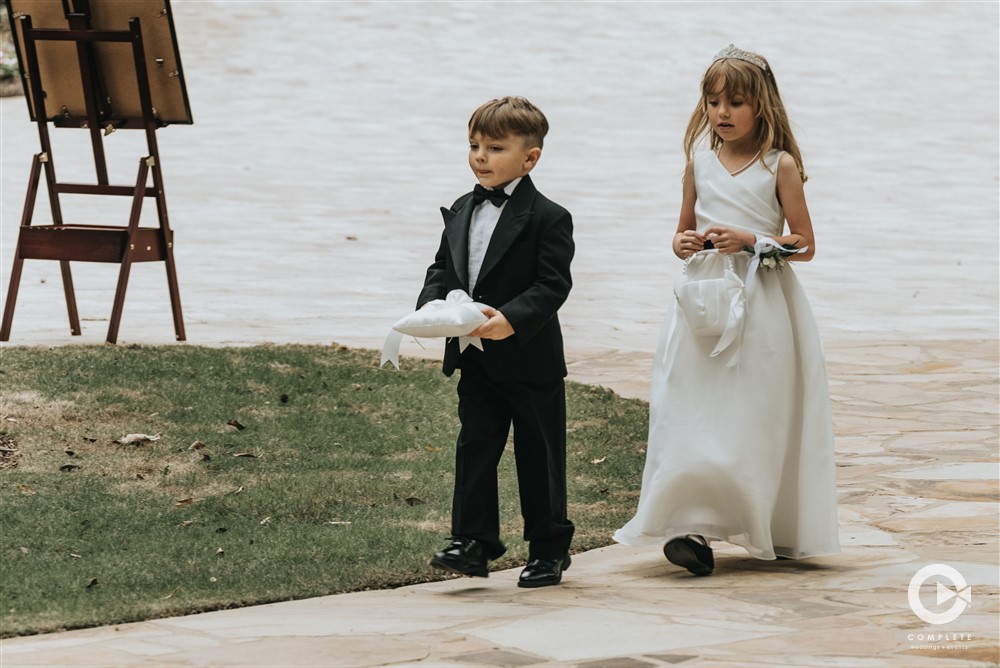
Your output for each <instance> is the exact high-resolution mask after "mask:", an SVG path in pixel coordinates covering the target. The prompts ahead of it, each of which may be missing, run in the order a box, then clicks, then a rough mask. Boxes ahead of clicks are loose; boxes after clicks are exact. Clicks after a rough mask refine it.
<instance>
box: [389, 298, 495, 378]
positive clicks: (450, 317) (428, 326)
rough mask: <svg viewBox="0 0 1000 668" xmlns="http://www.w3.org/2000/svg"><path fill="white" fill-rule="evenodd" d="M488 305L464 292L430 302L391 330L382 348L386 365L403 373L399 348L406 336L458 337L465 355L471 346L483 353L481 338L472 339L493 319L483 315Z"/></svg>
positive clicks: (459, 344) (459, 345) (401, 320)
mask: <svg viewBox="0 0 1000 668" xmlns="http://www.w3.org/2000/svg"><path fill="white" fill-rule="evenodd" d="M484 308H486V305H485V304H480V303H479V302H475V301H473V300H472V297H470V296H469V294H468V293H467V292H465V291H464V290H452V291H451V292H449V293H448V295H447V297H445V298H444V299H434V300H432V301H429V302H427V303H426V304H424V305H423V307H421V308H420V310H418V311H414V312H413V313H410V314H409V315H407V316H405V317H403V318H400V319H399V320H398V321H396V324H394V325H393V326H392V329H391V330H389V334H388V335H387V336H386V337H385V344H384V345H383V346H382V361H381V362H379V366H380V367H381V366H384V365H385V363H386V362H392V365H393V366H394V367H396V368H397V369H399V346H400V345H401V344H402V342H403V335H404V334H408V335H410V336H413V337H415V338H416V337H420V338H425V339H427V338H431V339H432V338H439V337H442V336H443V337H447V338H454V337H456V336H457V337H458V349H459V351H460V352H461V351H464V350H465V349H466V348H467V347H469V346H470V345H473V346H475V347H476V348H479V349H480V350H482V349H483V342H482V340H481V339H480V338H479V337H478V336H468V334H469V333H470V332H473V331H475V330H476V329H477V328H478V327H479V326H480V325H482V324H483V323H484V322H486V321H487V320H488V319H489V318H487V317H486V315H485V314H483V309H484Z"/></svg>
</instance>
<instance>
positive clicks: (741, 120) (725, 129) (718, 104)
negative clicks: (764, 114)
mask: <svg viewBox="0 0 1000 668" xmlns="http://www.w3.org/2000/svg"><path fill="white" fill-rule="evenodd" d="M705 106H706V110H707V112H708V122H709V123H711V125H712V129H713V130H714V131H715V133H716V134H717V135H719V138H720V139H722V141H724V142H726V143H742V142H745V141H753V138H754V133H755V131H756V129H757V110H756V109H754V106H753V104H752V103H751V101H750V99H749V98H748V97H747V96H746V95H744V94H742V93H739V92H734V93H732V97H730V94H729V93H727V92H726V90H725V87H724V86H723V85H722V82H721V81H719V82H717V86H716V87H715V90H714V91H713V92H711V93H709V94H708V95H706V96H705Z"/></svg>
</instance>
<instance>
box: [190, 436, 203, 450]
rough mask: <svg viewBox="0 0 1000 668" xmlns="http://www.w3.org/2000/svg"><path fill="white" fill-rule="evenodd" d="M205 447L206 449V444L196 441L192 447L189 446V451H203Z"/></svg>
mask: <svg viewBox="0 0 1000 668" xmlns="http://www.w3.org/2000/svg"><path fill="white" fill-rule="evenodd" d="M204 447H205V444H204V442H202V441H201V440H200V439H199V440H197V441H195V442H194V443H192V444H191V445H189V446H188V450H201V449H202V448H204Z"/></svg>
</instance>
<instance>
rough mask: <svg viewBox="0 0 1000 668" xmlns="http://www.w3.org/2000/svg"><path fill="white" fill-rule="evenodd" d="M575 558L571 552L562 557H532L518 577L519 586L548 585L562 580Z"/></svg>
mask: <svg viewBox="0 0 1000 668" xmlns="http://www.w3.org/2000/svg"><path fill="white" fill-rule="evenodd" d="M571 563H573V560H572V559H570V558H569V552H567V553H566V556H565V557H563V558H562V559H532V560H531V561H529V562H528V565H527V566H525V567H524V570H523V571H521V577H519V578H518V579H517V586H518V587H548V586H550V585H557V584H559V583H560V582H562V574H563V571H564V570H566V569H567V568H569V565H570V564H571Z"/></svg>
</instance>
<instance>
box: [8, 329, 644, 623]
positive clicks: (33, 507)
mask: <svg viewBox="0 0 1000 668" xmlns="http://www.w3.org/2000/svg"><path fill="white" fill-rule="evenodd" d="M456 383H457V376H456V377H455V378H451V379H449V378H445V377H444V376H443V375H442V374H441V372H440V369H439V364H438V363H436V362H429V361H412V360H406V362H405V364H404V367H403V371H402V372H397V371H395V370H390V369H388V368H386V369H379V368H378V356H377V353H376V352H371V351H357V350H348V349H345V348H342V347H320V346H259V347H252V348H200V347H195V346H167V347H138V346H128V347H112V346H64V347H59V348H41V347H37V348H36V347H29V348H25V347H13V348H11V347H7V348H4V349H3V350H2V352H0V386H2V390H0V532H2V533H0V564H2V572H0V581H2V585H0V586H2V598H0V611H2V615H0V635H2V636H13V635H22V634H29V633H41V632H48V631H54V630H59V629H69V628H77V627H84V626H93V625H101V624H111V623H121V622H128V621H135V620H142V619H148V618H151V617H163V616H169V615H179V614H185V613H191V612H197V611H204V610H214V609H220V608H229V607H236V606H244V605H250V604H256V603H265V602H271V601H282V600H289V599H295V598H304V597H309V596H321V595H325V594H332V593H338V592H347V591H357V590H364V589H376V588H386V587H396V586H399V585H405V584H412V583H417V582H425V581H430V580H437V579H441V578H442V577H443V574H442V573H441V572H440V571H434V570H432V569H430V568H429V566H428V565H427V561H428V558H429V557H430V555H431V554H432V553H433V552H434V551H435V550H436V549H440V548H441V547H443V546H444V544H445V542H446V541H447V538H448V529H449V515H450V505H451V490H452V469H453V455H454V441H455V436H456V435H457V430H458V421H457V417H456V396H455V385H456ZM568 413H569V440H568V442H569V445H568V470H569V493H570V499H569V501H570V517H571V519H573V520H574V522H575V523H576V525H577V534H576V538H575V541H574V544H573V550H574V551H581V550H586V549H591V548H595V547H599V546H603V545H607V544H609V543H610V542H611V541H610V535H611V533H612V531H613V530H614V529H615V528H617V527H618V526H620V525H621V524H622V523H623V522H625V521H626V520H627V519H628V518H629V517H631V514H632V512H633V510H634V508H635V502H636V499H637V496H638V488H639V483H640V475H641V469H642V461H643V457H644V447H645V438H646V420H647V414H648V413H647V407H646V405H645V404H644V403H642V402H639V401H634V400H628V399H623V398H621V397H618V396H616V395H615V394H613V393H612V392H610V391H608V390H606V389H603V388H595V387H588V386H583V385H576V384H570V385H569V388H568ZM127 434H146V435H150V436H153V437H158V438H156V440H151V441H147V442H144V443H137V444H123V443H119V442H117V441H119V440H120V439H122V438H123V437H124V436H126V435H127ZM512 464H513V456H512V453H511V451H510V450H509V449H508V453H507V456H505V457H504V460H503V463H502V466H501V469H502V470H501V505H502V515H503V516H502V522H503V526H504V539H505V541H506V542H507V544H508V546H509V548H510V549H509V551H508V553H507V555H505V557H504V558H503V559H501V560H498V561H496V562H494V564H493V566H494V567H495V568H498V569H499V568H509V567H513V566H517V565H520V564H522V563H523V562H524V559H525V556H526V547H525V545H524V544H523V542H522V540H521V518H520V513H519V508H518V501H517V491H516V481H515V478H514V470H513V465H512Z"/></svg>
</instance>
